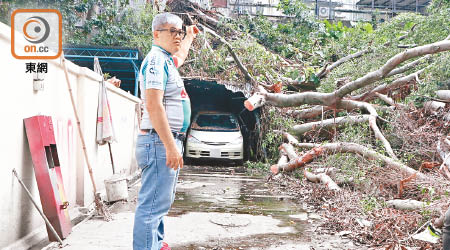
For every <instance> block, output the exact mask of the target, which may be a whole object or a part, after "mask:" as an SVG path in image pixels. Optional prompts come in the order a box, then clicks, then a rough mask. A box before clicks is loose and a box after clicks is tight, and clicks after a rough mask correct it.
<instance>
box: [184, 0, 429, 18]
mask: <svg viewBox="0 0 450 250" xmlns="http://www.w3.org/2000/svg"><path fill="white" fill-rule="evenodd" d="M190 1H191V2H194V3H197V4H199V5H200V6H201V7H203V8H205V9H208V10H215V11H218V12H220V13H222V14H223V15H224V16H228V17H231V16H239V15H250V16H255V15H263V16H266V17H269V18H271V19H278V18H284V17H285V15H284V14H283V13H282V12H281V11H280V10H278V8H277V6H278V4H279V2H280V0H190ZM430 1H431V0H304V2H305V4H307V5H309V6H310V7H311V9H312V10H313V11H314V13H315V15H316V16H317V17H318V18H320V19H328V20H339V21H372V20H376V21H379V22H383V21H384V20H386V19H388V18H391V17H393V16H394V15H396V14H398V13H401V12H417V13H421V14H425V10H426V6H427V5H428V4H429V3H430Z"/></svg>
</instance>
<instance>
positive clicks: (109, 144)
mask: <svg viewBox="0 0 450 250" xmlns="http://www.w3.org/2000/svg"><path fill="white" fill-rule="evenodd" d="M108 147H109V156H110V158H111V165H112V171H113V174H115V173H116V169H115V168H114V160H113V155H112V151H111V143H109V142H108Z"/></svg>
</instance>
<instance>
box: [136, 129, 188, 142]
mask: <svg viewBox="0 0 450 250" xmlns="http://www.w3.org/2000/svg"><path fill="white" fill-rule="evenodd" d="M141 131H142V132H144V133H150V134H153V133H155V134H157V133H156V130H155V129H154V128H152V129H141ZM172 135H173V138H175V139H178V140H180V141H184V139H186V133H181V132H175V131H172Z"/></svg>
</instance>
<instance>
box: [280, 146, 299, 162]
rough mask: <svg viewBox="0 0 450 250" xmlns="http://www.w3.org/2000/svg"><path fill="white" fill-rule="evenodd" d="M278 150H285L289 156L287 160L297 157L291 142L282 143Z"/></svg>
mask: <svg viewBox="0 0 450 250" xmlns="http://www.w3.org/2000/svg"><path fill="white" fill-rule="evenodd" d="M280 150H284V152H286V154H287V156H288V157H289V160H293V159H296V158H298V155H297V153H296V152H295V149H294V146H292V144H289V143H283V144H281V146H280Z"/></svg>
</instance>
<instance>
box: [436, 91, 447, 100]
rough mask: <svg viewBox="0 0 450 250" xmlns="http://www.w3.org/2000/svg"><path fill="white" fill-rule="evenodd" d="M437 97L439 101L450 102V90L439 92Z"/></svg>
mask: <svg viewBox="0 0 450 250" xmlns="http://www.w3.org/2000/svg"><path fill="white" fill-rule="evenodd" d="M436 95H437V97H438V98H439V99H442V100H444V101H450V90H438V91H436Z"/></svg>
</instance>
